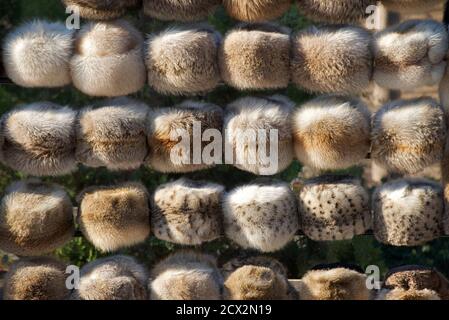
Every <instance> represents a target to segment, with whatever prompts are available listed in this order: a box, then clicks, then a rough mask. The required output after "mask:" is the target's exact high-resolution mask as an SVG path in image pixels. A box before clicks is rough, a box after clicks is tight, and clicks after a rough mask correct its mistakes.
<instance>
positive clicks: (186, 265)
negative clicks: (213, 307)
mask: <svg viewBox="0 0 449 320" xmlns="http://www.w3.org/2000/svg"><path fill="white" fill-rule="evenodd" d="M151 278H152V281H150V285H149V288H150V290H151V296H150V298H151V300H220V299H221V294H222V287H223V279H222V277H221V275H220V272H219V270H218V269H217V267H216V263H215V259H214V258H213V257H212V256H209V255H204V254H201V253H195V252H192V251H180V252H177V253H175V254H172V255H170V256H168V257H167V258H165V259H164V260H162V261H161V262H159V263H158V264H157V265H156V266H155V267H154V269H153V270H152V271H151Z"/></svg>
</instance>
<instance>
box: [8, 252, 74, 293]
mask: <svg viewBox="0 0 449 320" xmlns="http://www.w3.org/2000/svg"><path fill="white" fill-rule="evenodd" d="M65 271H66V265H65V264H64V263H62V262H60V261H58V260H55V259H52V258H46V257H36V258H25V259H20V260H18V261H16V262H15V263H13V264H12V265H11V267H10V268H9V271H8V273H7V274H6V278H5V279H4V286H3V299H4V300H65V299H66V298H67V297H68V296H69V293H70V292H69V289H67V287H66V283H65V282H66V274H65Z"/></svg>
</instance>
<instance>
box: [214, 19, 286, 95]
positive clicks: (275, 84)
mask: <svg viewBox="0 0 449 320" xmlns="http://www.w3.org/2000/svg"><path fill="white" fill-rule="evenodd" d="M289 33H290V31H289V30H287V29H285V28H280V27H277V26H276V25H272V24H255V25H246V24H243V25H240V26H238V27H237V28H236V29H234V30H231V31H229V32H228V33H227V34H226V36H225V38H224V40H223V44H222V46H221V47H220V51H219V64H220V70H221V77H222V78H223V80H224V81H225V82H226V83H227V84H228V85H230V86H232V87H234V88H237V89H240V90H267V89H279V88H285V87H287V86H288V83H289V81H290V75H289V68H290V48H291V41H290V36H289Z"/></svg>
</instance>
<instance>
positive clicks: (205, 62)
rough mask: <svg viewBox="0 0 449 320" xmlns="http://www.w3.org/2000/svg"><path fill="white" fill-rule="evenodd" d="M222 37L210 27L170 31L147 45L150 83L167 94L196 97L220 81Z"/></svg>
mask: <svg viewBox="0 0 449 320" xmlns="http://www.w3.org/2000/svg"><path fill="white" fill-rule="evenodd" d="M220 42H221V35H220V34H219V33H218V32H217V31H215V30H214V29H212V28H211V27H209V26H207V25H206V26H200V27H193V28H169V29H167V30H165V31H163V32H161V33H159V34H153V35H150V36H149V38H148V41H147V43H146V57H145V61H146V66H147V70H148V83H149V84H150V86H151V87H152V88H154V89H155V90H156V91H157V92H159V93H162V94H167V95H195V94H202V93H206V92H208V91H211V90H213V89H214V88H215V87H216V86H217V85H218V83H219V82H220V70H219V68H218V48H219V46H220Z"/></svg>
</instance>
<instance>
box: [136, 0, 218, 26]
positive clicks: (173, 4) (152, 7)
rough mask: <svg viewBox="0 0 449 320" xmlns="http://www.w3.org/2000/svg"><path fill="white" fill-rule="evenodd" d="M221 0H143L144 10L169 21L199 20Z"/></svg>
mask: <svg viewBox="0 0 449 320" xmlns="http://www.w3.org/2000/svg"><path fill="white" fill-rule="evenodd" d="M220 3H221V0H143V12H144V14H145V15H148V16H150V17H152V18H156V19H159V20H168V21H173V20H174V21H182V22H190V21H198V20H202V19H206V18H207V16H208V15H209V14H212V13H213V12H214V11H215V9H216V8H217V6H218V5H219V4H220Z"/></svg>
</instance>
